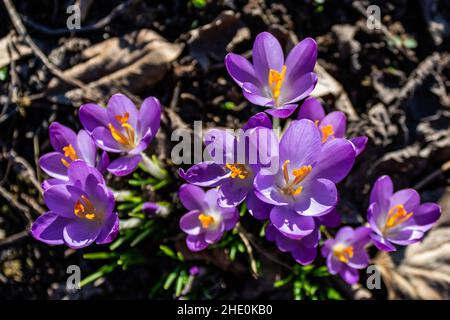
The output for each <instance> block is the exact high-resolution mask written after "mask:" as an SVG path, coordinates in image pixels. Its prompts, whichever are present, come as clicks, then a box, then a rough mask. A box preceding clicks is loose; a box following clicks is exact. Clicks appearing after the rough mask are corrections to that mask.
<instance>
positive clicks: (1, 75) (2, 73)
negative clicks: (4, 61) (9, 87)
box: [0, 66, 8, 81]
mask: <svg viewBox="0 0 450 320" xmlns="http://www.w3.org/2000/svg"><path fill="white" fill-rule="evenodd" d="M7 78H8V66H4V67H2V68H0V81H5V80H6V79H7Z"/></svg>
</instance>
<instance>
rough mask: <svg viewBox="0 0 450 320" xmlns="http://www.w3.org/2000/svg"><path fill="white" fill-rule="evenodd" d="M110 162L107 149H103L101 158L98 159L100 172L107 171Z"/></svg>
mask: <svg viewBox="0 0 450 320" xmlns="http://www.w3.org/2000/svg"><path fill="white" fill-rule="evenodd" d="M109 163H110V161H109V156H108V153H107V152H106V151H103V152H102V153H101V155H100V158H99V160H98V163H97V167H96V168H97V170H98V171H99V172H100V173H102V174H103V173H105V171H106V168H107V167H108V165H109Z"/></svg>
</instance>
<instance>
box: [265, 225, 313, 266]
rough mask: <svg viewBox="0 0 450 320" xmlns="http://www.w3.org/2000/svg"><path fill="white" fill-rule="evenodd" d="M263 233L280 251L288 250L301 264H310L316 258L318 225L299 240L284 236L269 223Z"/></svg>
mask: <svg viewBox="0 0 450 320" xmlns="http://www.w3.org/2000/svg"><path fill="white" fill-rule="evenodd" d="M265 233H266V238H267V240H269V241H273V242H275V244H276V245H277V247H278V249H279V250H280V251H282V252H290V253H291V255H292V257H293V258H294V260H295V261H297V262H298V263H300V264H302V265H307V264H310V263H311V262H313V261H314V259H315V258H316V255H317V246H318V245H319V240H320V231H319V228H318V227H316V228H315V229H314V231H313V232H311V233H310V234H309V235H307V236H305V237H304V238H302V239H299V240H294V239H291V238H288V237H286V236H285V235H283V234H282V233H281V232H280V231H278V229H277V228H275V227H274V226H273V224H271V223H269V224H267V226H266V230H265Z"/></svg>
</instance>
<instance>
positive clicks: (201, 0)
mask: <svg viewBox="0 0 450 320" xmlns="http://www.w3.org/2000/svg"><path fill="white" fill-rule="evenodd" d="M191 3H192V5H193V6H194V7H196V8H197V9H203V8H204V7H205V6H206V0H191Z"/></svg>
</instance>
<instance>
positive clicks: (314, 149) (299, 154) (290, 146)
mask: <svg viewBox="0 0 450 320" xmlns="http://www.w3.org/2000/svg"><path fill="white" fill-rule="evenodd" d="M321 148H322V138H321V136H320V132H319V129H318V128H317V127H316V126H315V125H314V123H313V122H312V121H310V120H306V119H303V120H294V121H292V123H291V125H290V126H289V128H288V129H287V130H286V132H285V133H284V134H283V137H282V138H281V141H280V163H281V164H283V163H284V161H285V160H289V161H290V163H289V165H288V167H289V169H290V171H292V169H294V167H295V168H300V167H302V166H307V165H312V164H314V163H315V162H316V159H317V158H318V157H319V154H320V150H321ZM313 170H314V169H313Z"/></svg>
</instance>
